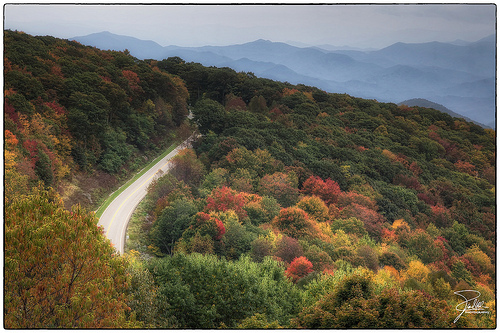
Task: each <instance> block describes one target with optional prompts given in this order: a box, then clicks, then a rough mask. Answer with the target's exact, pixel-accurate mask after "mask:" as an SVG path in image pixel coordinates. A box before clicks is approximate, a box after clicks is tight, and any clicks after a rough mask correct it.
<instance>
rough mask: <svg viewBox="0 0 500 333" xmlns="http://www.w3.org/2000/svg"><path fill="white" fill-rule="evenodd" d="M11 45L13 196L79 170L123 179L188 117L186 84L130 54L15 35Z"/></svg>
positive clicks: (8, 92) (8, 128)
mask: <svg viewBox="0 0 500 333" xmlns="http://www.w3.org/2000/svg"><path fill="white" fill-rule="evenodd" d="M4 46H5V52H4V64H5V69H4V80H5V85H4V87H5V104H4V110H5V111H4V125H5V126H4V129H5V138H6V145H5V149H6V173H5V175H6V179H7V181H6V184H7V186H6V196H7V199H9V198H10V197H12V196H14V194H15V193H22V192H23V191H24V192H26V191H27V189H29V188H31V187H32V186H33V185H34V184H36V183H37V182H38V181H39V180H40V181H42V182H43V183H44V184H45V185H46V186H53V187H55V188H57V187H58V186H59V185H61V184H62V181H63V180H68V179H70V178H71V176H72V175H74V174H75V172H80V173H81V172H87V173H90V174H92V173H93V172H94V171H96V170H99V171H102V172H104V173H105V174H108V175H119V174H120V173H121V172H122V171H123V168H124V167H127V168H134V167H135V165H136V164H138V163H140V161H139V160H140V159H141V158H142V157H138V156H140V155H141V154H144V153H147V152H148V151H154V150H155V149H157V148H158V147H161V146H162V145H164V143H165V141H167V140H168V139H172V138H173V136H174V129H176V128H178V127H179V126H181V124H182V123H183V120H184V119H185V118H186V116H187V113H188V110H187V103H186V101H187V98H188V92H187V90H186V87H185V85H184V83H183V82H182V80H180V79H179V78H178V77H175V76H172V75H170V74H168V73H165V72H163V71H161V70H160V69H158V67H157V66H155V65H154V64H149V63H146V62H144V61H139V60H137V59H136V58H133V57H132V56H130V55H128V54H127V53H123V52H112V51H101V50H98V49H96V48H91V47H86V46H82V45H80V44H79V43H77V42H70V41H67V40H62V39H57V38H53V37H50V36H44V37H33V36H30V35H27V34H24V33H21V32H12V31H5V32H4ZM108 178H109V177H108ZM100 185H101V186H102V184H100ZM92 208H95V207H92Z"/></svg>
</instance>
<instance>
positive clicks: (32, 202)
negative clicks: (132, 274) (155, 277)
mask: <svg viewBox="0 0 500 333" xmlns="http://www.w3.org/2000/svg"><path fill="white" fill-rule="evenodd" d="M4 246H5V281H4V283H5V295H4V296H5V298H4V301H5V303H4V316H5V317H4V320H5V326H6V327H8V328H110V327H123V326H124V325H125V324H126V317H125V310H127V308H128V307H127V305H126V303H125V301H126V299H125V295H124V292H125V287H126V281H125V263H124V261H123V260H122V259H121V258H120V257H118V256H116V255H115V253H114V249H113V247H112V246H111V244H110V242H109V240H107V239H106V238H105V236H104V234H103V233H102V230H101V228H100V227H98V226H97V221H96V219H95V217H94V216H93V215H92V214H89V213H87V212H85V211H83V210H82V209H80V208H79V207H78V206H76V207H74V208H73V211H67V210H65V209H64V208H63V206H62V202H61V199H60V198H59V197H58V196H57V195H56V194H55V193H54V192H53V191H44V190H40V189H35V190H34V191H33V193H32V194H30V195H29V196H27V197H22V198H18V199H16V200H14V202H13V203H12V204H11V205H10V206H9V207H7V209H6V211H5V244H4Z"/></svg>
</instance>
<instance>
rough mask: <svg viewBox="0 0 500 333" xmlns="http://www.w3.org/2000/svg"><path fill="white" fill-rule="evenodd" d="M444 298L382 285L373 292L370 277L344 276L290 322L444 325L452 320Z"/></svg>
mask: <svg viewBox="0 0 500 333" xmlns="http://www.w3.org/2000/svg"><path fill="white" fill-rule="evenodd" d="M450 308H451V307H450V306H449V305H447V304H446V302H445V301H439V300H437V299H435V298H432V297H429V296H428V295H425V294H423V293H422V292H421V291H413V290H412V291H403V292H398V291H397V290H396V289H384V290H382V292H381V294H380V295H374V294H373V286H372V282H371V281H370V279H369V278H366V277H362V276H360V275H358V274H355V275H353V276H349V277H347V278H344V280H342V281H341V282H340V285H339V286H338V287H337V290H336V291H335V292H333V293H329V294H327V295H326V296H325V297H323V298H322V299H320V300H319V301H318V302H316V303H315V304H314V305H312V306H310V307H306V308H304V309H303V310H302V312H301V313H300V314H299V315H298V317H297V318H295V319H294V320H293V322H292V326H293V327H297V328H309V329H313V328H314V329H318V328H327V329H332V328H344V329H345V328H372V329H374V328H389V327H390V328H392V329H394V328H444V327H449V326H450V323H451V322H452V321H453V319H452V318H451V316H450V315H449V313H450Z"/></svg>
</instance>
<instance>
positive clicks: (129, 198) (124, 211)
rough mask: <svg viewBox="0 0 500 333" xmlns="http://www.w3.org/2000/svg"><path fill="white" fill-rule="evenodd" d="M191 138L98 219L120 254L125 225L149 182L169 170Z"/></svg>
mask: <svg viewBox="0 0 500 333" xmlns="http://www.w3.org/2000/svg"><path fill="white" fill-rule="evenodd" d="M191 140H192V137H190V138H189V139H187V140H186V141H184V142H183V143H181V144H180V145H179V146H177V147H176V148H175V149H174V150H173V151H171V152H170V153H169V154H168V155H167V156H165V157H164V158H162V159H161V160H160V161H159V162H158V163H156V164H155V165H154V166H153V167H152V168H151V169H149V170H148V171H147V172H145V173H144V174H143V175H142V176H141V177H140V178H138V179H137V180H136V181H135V182H133V183H132V184H131V185H130V186H129V187H127V188H126V189H125V190H124V191H123V192H122V193H120V195H118V196H117V197H116V198H115V200H113V201H112V202H111V203H110V204H109V206H108V207H107V208H106V210H105V211H104V212H103V213H102V215H101V217H100V218H99V225H100V226H102V227H103V228H104V233H105V235H106V237H107V238H108V239H109V240H111V243H112V244H113V246H114V247H115V248H116V250H117V251H118V252H119V253H120V254H123V253H124V249H125V235H126V230H127V225H128V222H129V220H130V217H131V216H132V213H133V212H134V210H135V208H136V207H137V205H138V204H139V203H140V202H141V200H142V199H144V197H145V196H146V193H147V189H148V186H149V184H151V182H152V181H153V180H154V179H155V178H157V177H159V176H161V175H163V174H164V173H165V172H167V171H168V170H169V169H170V163H169V162H170V159H171V158H172V157H174V156H175V155H176V154H177V153H178V152H179V151H180V150H181V149H183V148H185V147H188V146H189V145H190V142H191Z"/></svg>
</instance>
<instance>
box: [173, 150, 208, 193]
mask: <svg viewBox="0 0 500 333" xmlns="http://www.w3.org/2000/svg"><path fill="white" fill-rule="evenodd" d="M171 163H172V168H171V169H170V173H171V174H172V175H174V176H175V178H177V179H178V180H179V181H184V182H185V183H186V184H188V185H190V186H198V185H199V183H200V182H201V180H202V178H203V176H204V175H205V166H204V165H203V163H201V161H200V160H199V159H198V158H197V157H196V153H195V152H194V150H192V149H190V148H185V149H183V150H181V151H180V152H179V153H178V154H177V155H175V156H174V157H173V158H172V160H171Z"/></svg>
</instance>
